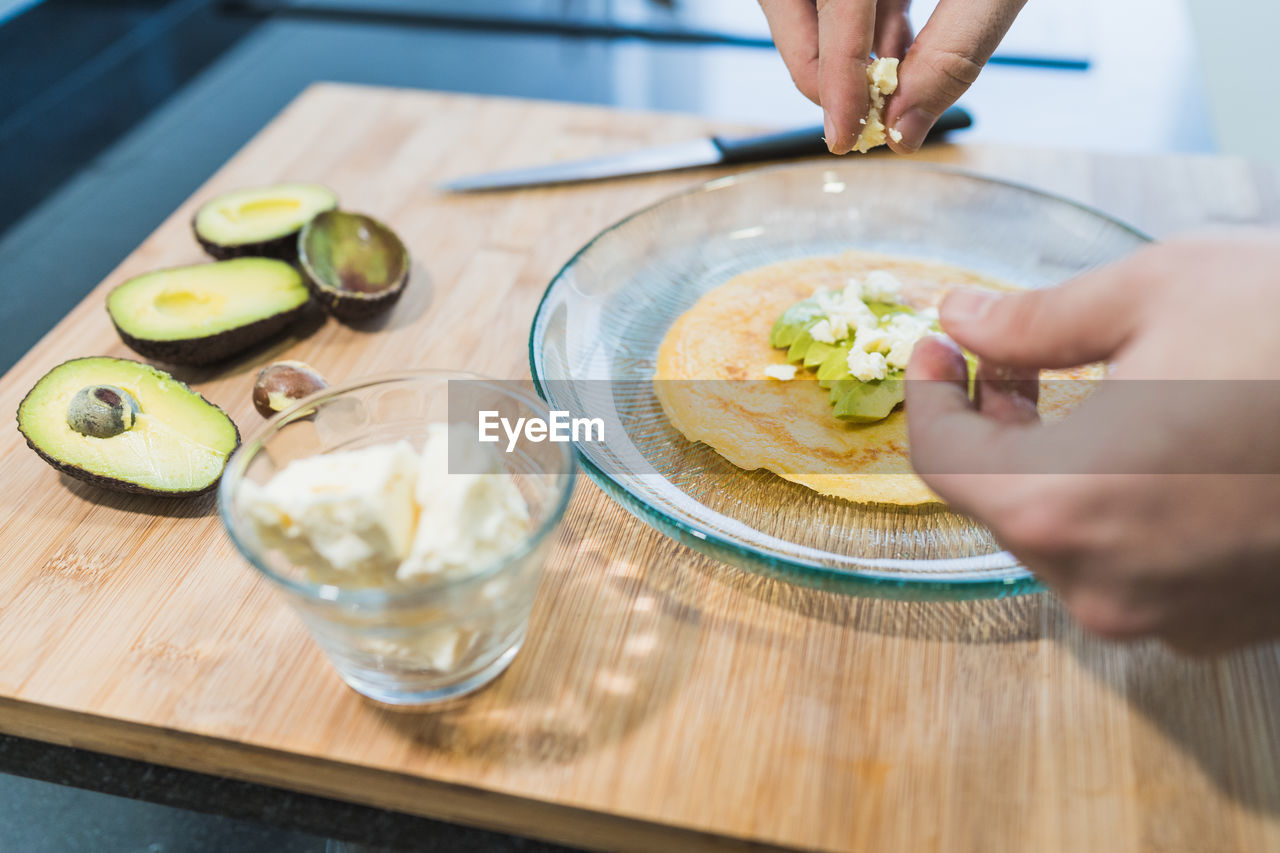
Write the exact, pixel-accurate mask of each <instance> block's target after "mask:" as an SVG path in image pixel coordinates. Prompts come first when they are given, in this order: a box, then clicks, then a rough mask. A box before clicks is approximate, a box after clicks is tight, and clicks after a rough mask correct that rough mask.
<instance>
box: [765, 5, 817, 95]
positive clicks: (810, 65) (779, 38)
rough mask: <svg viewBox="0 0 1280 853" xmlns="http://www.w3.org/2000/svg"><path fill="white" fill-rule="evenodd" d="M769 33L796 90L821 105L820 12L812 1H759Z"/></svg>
mask: <svg viewBox="0 0 1280 853" xmlns="http://www.w3.org/2000/svg"><path fill="white" fill-rule="evenodd" d="M760 8H761V9H763V10H764V16H765V19H766V20H768V22H769V32H770V33H772V34H773V43H774V44H775V45H777V47H778V53H779V55H781V56H782V61H783V62H784V63H786V66H787V70H788V71H790V72H791V79H792V81H794V82H795V84H796V88H797V89H799V90H800V92H801V94H803V95H804V96H805V97H806V98H808V99H809V100H811V101H813V102H814V103H815V104H816V103H819V101H818V10H817V9H816V8H815V7H814V5H813V0H760Z"/></svg>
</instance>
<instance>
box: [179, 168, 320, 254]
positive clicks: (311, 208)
mask: <svg viewBox="0 0 1280 853" xmlns="http://www.w3.org/2000/svg"><path fill="white" fill-rule="evenodd" d="M337 206H338V196H337V195H336V194H335V193H334V192H333V190H331V189H329V188H328V187H324V186H321V185H320V184H301V183H291V184H273V185H271V186H267V187H253V188H251V189H242V190H234V191H232V192H229V193H224V194H222V195H220V196H218V197H217V198H214V199H212V200H210V201H208V202H206V203H205V204H204V205H203V206H202V207H201V208H200V209H199V210H198V211H196V215H195V218H194V219H193V220H192V222H191V229H192V231H194V232H195V236H196V240H198V241H199V243H200V245H201V246H203V247H204V250H205V251H206V252H208V253H209V254H210V255H211V256H212V257H214V258H217V259H218V260H225V259H227V258H238V257H245V256H252V257H262V258H280V259H281V260H285V261H293V260H297V257H298V232H299V231H301V230H302V226H304V225H306V224H307V223H308V222H310V221H311V219H312V218H313V217H314V216H315V215H316V214H318V213H323V212H324V211H326V210H333V209H334V208H336V207H337Z"/></svg>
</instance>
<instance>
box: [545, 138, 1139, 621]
mask: <svg viewBox="0 0 1280 853" xmlns="http://www.w3.org/2000/svg"><path fill="white" fill-rule="evenodd" d="M1148 241H1149V238H1148V237H1146V236H1145V235H1143V234H1142V233H1140V232H1138V231H1137V230H1135V229H1133V228H1131V227H1129V226H1127V225H1125V224H1123V223H1121V222H1119V221H1117V220H1115V219H1113V218H1111V217H1109V216H1106V215H1105V214H1103V213H1100V212H1098V211H1096V210H1092V209H1090V208H1088V207H1084V206H1082V205H1079V204H1076V203H1074V202H1071V201H1068V200H1066V199H1063V198H1059V197H1056V196H1052V195H1048V194H1045V193H1042V192H1038V191H1036V190H1032V189H1029V188H1027V187H1023V186H1018V185H1016V184H1011V183H1005V182H1001V181H995V180H991V179H987V178H983V177H980V176H978V175H972V174H967V173H964V172H960V171H957V170H953V169H947V168H942V167H935V166H921V165H916V164H890V163H878V162H870V161H865V160H863V161H859V160H850V161H847V162H845V163H841V164H839V165H833V164H829V163H814V164H802V165H794V166H782V167H776V168H769V169H761V170H758V171H753V172H749V173H746V174H743V175H735V176H732V177H728V178H723V179H720V180H716V181H712V182H710V183H707V184H705V185H703V186H701V187H699V188H697V189H694V190H691V191H689V192H685V193H682V194H679V195H676V196H673V197H671V198H668V199H666V200H664V201H661V202H659V203H658V204H655V205H653V206H652V207H649V208H646V209H644V210H641V211H639V212H638V213H635V214H633V215H631V216H629V217H627V218H626V219H623V220H622V221H621V222H618V223H617V224H615V225H613V226H612V227H610V228H608V229H606V230H605V231H603V232H601V233H600V234H599V235H597V236H596V237H595V238H594V239H592V240H591V242H589V243H588V244H587V245H586V246H584V247H583V248H582V249H581V250H580V251H579V252H578V253H577V254H576V255H575V256H574V257H573V258H572V259H571V260H570V261H569V262H568V264H566V265H565V267H564V268H563V269H562V270H561V271H560V272H559V274H557V275H556V277H555V278H554V279H553V280H552V282H551V284H550V286H549V287H548V288H547V291H546V293H545V295H544V296H543V298H542V302H541V304H540V305H539V307H538V310H537V313H536V315H535V317H534V321H533V327H532V331H531V334H530V338H529V361H530V369H531V371H532V374H533V378H534V383H535V387H536V388H537V390H538V393H539V394H540V395H541V396H542V397H543V399H545V400H546V401H547V403H548V405H549V406H550V407H551V408H552V409H565V410H569V411H572V412H573V413H574V414H575V415H584V416H588V417H601V418H603V419H604V420H605V422H606V424H607V426H606V429H605V431H604V435H605V440H604V441H600V442H584V443H582V444H580V445H579V448H578V449H579V452H580V454H581V460H582V463H583V468H584V469H585V470H586V472H587V473H588V474H589V475H590V476H591V478H592V479H593V480H595V481H596V482H597V483H598V484H600V485H601V486H602V487H603V488H604V489H605V491H606V492H608V493H609V494H610V495H611V496H613V497H614V498H615V499H617V500H618V501H619V502H621V503H622V504H623V505H624V506H626V507H627V508H628V509H629V510H630V511H631V512H632V513H634V514H635V515H636V516H638V517H639V518H641V519H642V520H644V521H646V522H648V523H649V524H651V525H653V526H654V527H656V528H658V529H659V530H661V531H663V532H664V533H666V534H668V535H669V536H671V537H673V538H675V539H677V540H679V541H680V542H682V543H684V544H686V545H688V546H689V547H691V548H694V549H695V550H698V551H701V552H703V553H706V554H709V555H711V556H713V557H715V558H717V559H720V560H723V561H724V562H727V563H731V564H734V565H737V566H739V567H741V568H744V569H747V570H750V571H754V572H758V573H760V574H764V575H767V576H771V577H776V578H781V579H784V580H787V581H791V582H795V583H800V584H805V585H809V586H817V587H821V588H825V589H833V590H839V591H844V592H851V593H856V594H867V595H877V596H884V597H895V598H908V599H963V598H982V597H996V596H1004V595H1013V594H1018V593H1025V592H1031V591H1035V590H1038V589H1039V587H1038V585H1037V583H1036V581H1035V579H1034V578H1033V577H1032V576H1031V574H1030V573H1029V572H1027V571H1026V569H1025V568H1023V567H1022V566H1021V565H1019V563H1018V561H1017V560H1016V559H1015V558H1014V557H1013V556H1012V555H1010V554H1009V553H1008V552H1006V551H1004V550H1002V549H1001V548H1000V547H999V546H998V545H997V544H996V542H995V540H994V539H993V538H992V536H991V534H990V532H989V531H987V530H986V529H985V528H983V527H982V526H981V525H978V524H976V523H975V522H973V521H972V520H970V519H968V518H965V517H963V516H960V515H957V514H955V513H951V512H949V511H947V510H946V509H945V508H944V507H938V506H932V507H928V506H926V507H916V508H902V507H893V506H887V505H877V504H855V503H849V502H845V501H842V500H838V499H834V498H827V497H823V496H821V495H819V494H817V493H816V492H812V491H810V490H808V489H806V488H804V487H802V486H798V485H795V484H793V483H790V482H787V481H786V480H783V479H782V478H780V477H777V476H774V475H773V474H770V473H768V472H765V471H744V470H742V469H739V468H736V467H735V466H733V465H732V464H730V463H729V462H727V461H726V460H724V459H723V458H722V457H720V456H719V454H717V453H716V452H715V451H713V450H711V449H710V448H709V447H707V446H705V445H703V444H694V443H691V442H689V441H688V440H687V439H685V438H684V436H683V435H681V434H680V433H679V432H677V431H676V430H675V429H674V428H672V427H671V425H670V424H669V423H668V421H667V419H666V416H665V415H664V414H663V411H662V408H661V406H660V405H659V403H658V401H657V398H656V397H655V395H654V393H653V388H652V377H653V371H654V364H655V357H656V353H657V349H658V345H659V343H660V342H661V341H662V338H663V336H664V335H665V334H666V331H667V329H668V328H669V327H670V325H671V323H672V322H673V321H674V320H675V319H676V318H677V317H679V316H680V315H681V314H682V313H683V312H684V311H686V310H687V309H688V308H689V307H690V306H692V305H693V303H694V302H696V301H697V300H698V298H699V297H701V296H702V295H703V294H704V293H706V292H707V291H709V290H711V289H713V288H715V287H717V286H718V285H720V284H723V283H724V282H725V281H727V280H728V279H730V278H732V277H734V276H735V275H737V274H739V273H742V272H745V271H747V270H750V269H754V268H756V267H760V266H763V265H765V264H770V263H774V262H777V261H782V260H787V259H793V258H800V257H806V256H814V255H829V254H836V253H839V252H842V251H844V250H847V249H863V250H868V251H873V252H882V253H886V254H892V255H899V256H906V257H913V258H921V259H926V260H933V261H939V262H942V263H947V264H952V265H955V266H959V267H964V268H967V269H970V270H974V271H976V272H979V273H983V274H985V275H989V276H992V277H995V278H997V279H1000V280H1003V281H1005V282H1008V283H1010V284H1012V285H1016V286H1020V287H1025V288H1040V287H1049V286H1052V285H1054V284H1057V283H1059V282H1061V281H1063V280H1064V279H1067V278H1070V277H1072V276H1074V275H1077V274H1079V273H1081V272H1083V271H1085V270H1087V269H1090V268H1091V267H1095V266H1098V265H1101V264H1105V263H1107V262H1110V261H1114V260H1116V259H1118V258H1120V257H1123V256H1124V255H1126V254H1128V253H1130V252H1132V251H1134V250H1135V249H1137V248H1139V247H1140V246H1142V245H1143V244H1145V243H1146V242H1148Z"/></svg>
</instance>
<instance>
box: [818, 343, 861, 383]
mask: <svg viewBox="0 0 1280 853" xmlns="http://www.w3.org/2000/svg"><path fill="white" fill-rule="evenodd" d="M852 349H853V341H846V342H845V343H843V344H837V345H836V347H835V349H834V350H832V351H831V352H830V353H829V354H828V355H827V357H826V358H825V359H823V360H822V364H819V365H818V384H819V385H821V386H822V387H823V388H830V387H831V383H832V382H835V381H836V380H838V379H844V378H846V377H848V378H852V374H851V373H849V351H850V350H852Z"/></svg>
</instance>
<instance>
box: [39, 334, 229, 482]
mask: <svg viewBox="0 0 1280 853" xmlns="http://www.w3.org/2000/svg"><path fill="white" fill-rule="evenodd" d="M103 357H104V358H109V357H110V356H103ZM85 360H86V359H85V358H72V359H68V360H67V361H64V362H62V363H61V364H56V365H54V366H53V367H52V368H50V369H49V372H50V373H51V372H53V371H54V370H56V369H58V368H59V367H62V366H63V365H66V364H74V363H75V362H77V361H85ZM128 360H129V359H127V358H121V359H117V361H128ZM170 378H171V379H173V377H170ZM173 381H174V382H176V383H178V385H180V386H182V390H183V391H185V392H186V393H188V394H191V395H193V396H196V397H199V398H200V399H201V400H204V401H205V402H206V403H208V404H209V405H210V406H213V408H215V409H217V410H218V411H219V412H222V414H224V415H226V416H227V420H228V421H229V422H230V423H231V428H232V429H233V430H234V431H235V434H236V447H239V446H240V427H239V426H238V425H237V424H236V422H235V421H233V420H231V416H230V415H227V413H226V410H224V409H223V408H222V407H221V406H219V405H217V404H216V403H213V402H211V401H210V400H209V398H208V397H206V396H204V395H203V394H201V393H200V392H199V391H196V390H195V389H194V388H192V387H191V386H190V385H188V384H187V383H185V382H182V381H180V380H178V379H173ZM38 384H39V383H37V385H33V386H31V390H30V391H28V392H27V393H26V394H24V395H23V397H22V399H21V400H20V401H19V402H18V409H17V412H16V413H15V414H14V419H15V420H17V421H18V432H20V433H22V437H23V438H24V439H25V440H26V442H27V447H30V448H31V449H32V450H34V451H35V452H36V455H37V456H39V457H40V458H41V459H43V460H44V461H45V462H48V463H49V465H51V466H52V467H54V468H56V469H57V470H58V471H60V472H61V473H63V474H66V475H67V476H68V477H73V478H75V479H77V480H79V481H81V482H83V483H88V484H90V485H92V486H97V487H98V488H100V489H108V490H110V491H113V492H122V493H124V494H129V495H148V496H150V497H155V498H190V497H195V496H197V495H205V494H208V493H209V492H212V491H213V490H214V489H216V488H217V487H218V482H219V480H214V481H213V482H212V483H210V484H209V485H208V486H206V487H205V488H203V489H200V490H198V491H194V492H181V491H166V490H162V489H148V488H146V487H145V486H139V485H137V484H136V483H125V482H123V481H121V480H116V479H114V478H112V477H104V476H102V475H101V474H95V473H93V472H92V471H87V470H85V469H84V468H80V467H79V466H76V465H68V464H67V463H66V462H63V461H61V460H59V459H57V458H55V457H53V456H50V455H49V454H47V453H45V452H44V451H43V450H41V449H40V448H39V447H37V446H36V443H35V442H34V441H32V439H31V436H29V435H27V431H26V430H24V429H23V428H22V420H21V419H20V417H19V415H20V414H21V412H22V405H23V404H24V403H26V402H27V398H28V397H30V396H31V394H32V392H33V391H35V390H36V387H37V386H38Z"/></svg>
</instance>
